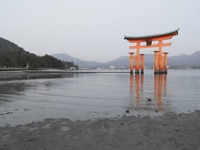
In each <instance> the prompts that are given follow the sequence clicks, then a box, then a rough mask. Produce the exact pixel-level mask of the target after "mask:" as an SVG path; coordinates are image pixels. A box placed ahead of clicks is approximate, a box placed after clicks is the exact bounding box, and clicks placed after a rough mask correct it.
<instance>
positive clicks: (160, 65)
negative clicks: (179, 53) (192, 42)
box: [124, 29, 179, 74]
mask: <svg viewBox="0 0 200 150" xmlns="http://www.w3.org/2000/svg"><path fill="white" fill-rule="evenodd" d="M178 30H179V29H177V30H175V31H171V32H168V33H163V34H157V35H148V36H140V37H132V36H125V37H124V39H125V40H128V41H129V43H135V45H133V46H129V48H130V49H136V55H135V56H134V53H133V52H130V53H129V54H130V74H133V68H135V74H139V73H140V72H139V71H140V70H141V74H143V73H144V54H140V49H141V48H154V47H158V51H154V74H167V54H168V53H167V52H164V53H163V52H162V47H164V46H171V43H163V40H169V39H171V38H172V37H173V36H175V35H178ZM154 41H155V42H154ZM143 42H146V45H145V44H143V45H141V43H143ZM152 42H154V43H152ZM134 59H135V66H133V60H134Z"/></svg>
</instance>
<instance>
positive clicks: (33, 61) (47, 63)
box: [0, 37, 78, 70]
mask: <svg viewBox="0 0 200 150" xmlns="http://www.w3.org/2000/svg"><path fill="white" fill-rule="evenodd" d="M46 68H54V69H70V68H73V69H78V65H75V64H74V63H73V62H68V61H61V60H59V59H57V58H54V57H53V56H50V55H48V54H46V55H44V56H37V55H35V54H33V53H30V52H28V51H25V50H24V49H23V48H21V47H19V46H17V45H16V44H14V43H12V42H10V41H8V40H6V39H3V38H1V37H0V69H1V70H7V69H46Z"/></svg>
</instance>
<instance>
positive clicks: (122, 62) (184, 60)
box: [52, 51, 200, 69]
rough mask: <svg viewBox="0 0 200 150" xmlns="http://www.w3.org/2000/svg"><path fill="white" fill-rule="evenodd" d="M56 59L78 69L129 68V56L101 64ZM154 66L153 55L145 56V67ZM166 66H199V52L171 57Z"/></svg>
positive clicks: (63, 55)
mask: <svg viewBox="0 0 200 150" xmlns="http://www.w3.org/2000/svg"><path fill="white" fill-rule="evenodd" d="M52 56H54V57H55V58H57V59H60V60H64V61H73V62H74V63H75V64H77V65H78V66H79V67H80V68H88V69H95V68H109V66H115V67H116V68H122V67H124V68H129V56H121V57H119V58H117V59H114V60H113V61H109V62H105V63H101V62H96V61H84V60H81V59H79V58H73V57H72V56H70V55H67V54H64V53H59V54H52ZM153 64H154V54H145V66H148V67H153ZM168 65H169V66H170V67H174V66H177V67H181V66H200V51H196V52H195V53H193V54H192V55H185V54H182V55H179V56H171V57H169V58H168Z"/></svg>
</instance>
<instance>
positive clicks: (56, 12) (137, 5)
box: [0, 0, 200, 62]
mask: <svg viewBox="0 0 200 150" xmlns="http://www.w3.org/2000/svg"><path fill="white" fill-rule="evenodd" d="M178 28H180V30H179V35H178V36H174V37H173V38H172V40H171V41H172V46H171V47H166V48H165V49H164V50H166V51H168V52H169V55H170V56H174V55H179V54H192V53H194V52H195V51H197V50H199V51H200V0H0V37H2V38H5V39H7V40H10V41H12V42H14V43H16V44H17V45H18V46H20V47H23V48H24V49H25V50H27V51H29V52H31V53H35V54H37V55H44V54H55V53H66V54H69V55H71V56H73V57H77V58H80V59H83V60H96V61H101V62H105V61H109V60H113V59H115V58H117V57H120V56H124V55H127V56H128V53H129V51H130V50H129V43H128V42H127V41H126V40H124V39H123V38H124V35H127V36H143V35H151V34H159V33H165V32H169V31H173V30H176V29H178ZM153 50H155V49H142V50H141V52H142V53H144V54H149V53H153Z"/></svg>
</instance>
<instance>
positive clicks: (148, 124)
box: [0, 110, 200, 150]
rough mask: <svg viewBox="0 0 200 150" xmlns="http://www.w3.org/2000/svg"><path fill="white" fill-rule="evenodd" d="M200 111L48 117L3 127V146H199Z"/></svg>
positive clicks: (0, 134) (0, 132) (59, 148)
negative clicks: (109, 116) (140, 115)
mask: <svg viewBox="0 0 200 150" xmlns="http://www.w3.org/2000/svg"><path fill="white" fill-rule="evenodd" d="M199 133H200V110H196V111H195V112H193V113H188V114H183V113H182V114H176V113H166V114H164V115H162V116H157V117H150V116H144V117H135V116H123V117H120V118H109V119H108V118H105V119H95V120H86V121H79V120H78V121H70V120H69V119H64V118H61V119H45V120H44V121H41V122H32V123H30V124H26V125H18V126H15V127H0V149H2V150H3V149H13V150H15V149H16V150H18V149H20V150H24V149H48V150H51V149H52V150H53V149H57V150H62V149H81V150H86V149H87V150H88V149H97V150H98V149H99V150H100V149H101V150H102V149H109V150H110V149H111V150H112V149H113V150H114V149H115V150H118V149H120V150H121V149H139V150H140V149H141V150H142V149H147V150H148V149H154V150H157V149H159V150H165V149H172V150H173V149H181V150H182V149H198V148H199V147H200V141H199V139H200V135H199Z"/></svg>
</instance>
